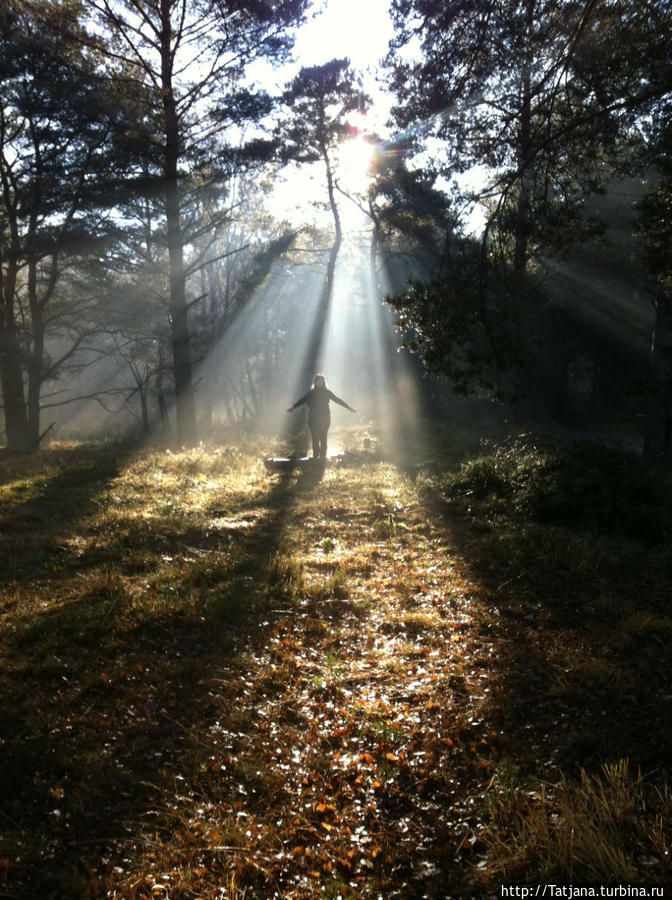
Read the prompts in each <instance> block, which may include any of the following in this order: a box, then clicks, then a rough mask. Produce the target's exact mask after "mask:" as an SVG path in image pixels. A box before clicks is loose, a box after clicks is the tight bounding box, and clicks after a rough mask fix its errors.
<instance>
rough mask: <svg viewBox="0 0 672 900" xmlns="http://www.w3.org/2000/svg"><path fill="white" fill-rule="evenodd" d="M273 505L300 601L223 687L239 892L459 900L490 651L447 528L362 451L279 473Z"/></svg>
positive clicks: (483, 753) (485, 763) (480, 766)
mask: <svg viewBox="0 0 672 900" xmlns="http://www.w3.org/2000/svg"><path fill="white" fill-rule="evenodd" d="M350 461H352V457H350ZM270 494H271V496H273V497H274V499H273V501H272V504H273V505H276V506H277V510H278V513H277V518H278V519H279V520H280V521H281V524H279V525H278V523H277V522H276V525H275V530H274V532H273V534H274V541H275V542H276V544H277V546H278V547H279V550H278V556H277V559H276V563H275V565H276V566H280V567H281V568H283V570H284V577H285V578H286V579H287V578H289V583H290V584H291V585H292V587H291V588H290V593H291V594H293V596H292V597H291V600H292V602H291V603H290V604H288V608H287V609H285V610H283V609H278V608H276V609H275V610H274V612H273V618H272V622H271V623H269V624H268V626H267V630H266V631H265V632H264V634H263V637H261V636H260V637H259V639H258V640H256V641H254V642H253V644H252V645H251V646H250V650H249V653H247V654H244V655H242V656H240V657H239V658H238V660H237V664H236V665H235V666H234V667H232V668H227V669H225V670H223V671H222V672H221V673H220V676H218V679H217V693H218V696H219V699H220V704H221V708H220V711H219V714H218V719H219V720H220V721H222V722H223V721H225V720H226V719H227V718H228V719H229V723H230V724H229V726H228V729H227V733H226V735H224V736H222V735H221V734H220V735H219V736H218V738H217V739H216V740H215V741H214V742H213V748H212V749H213V758H217V759H220V762H221V767H222V768H221V770H220V771H222V772H226V775H225V779H226V781H227V782H228V781H229V780H230V779H231V782H230V783H229V788H230V789H232V790H233V789H234V784H233V783H234V782H235V781H236V779H237V780H238V784H237V788H235V789H236V790H237V791H238V796H237V800H236V804H235V806H236V807H237V815H238V819H239V823H238V825H239V826H240V823H242V826H243V827H242V834H240V837H243V839H244V840H245V841H247V842H248V843H249V845H250V849H249V852H246V853H245V854H241V856H240V857H239V858H237V859H236V861H235V866H236V871H237V872H238V875H239V877H240V881H241V883H242V884H246V883H250V881H251V883H252V884H254V883H255V882H257V883H258V882H259V880H261V882H262V883H263V884H264V885H265V887H264V888H263V891H266V892H267V891H268V890H269V885H270V884H280V885H281V886H282V887H281V891H280V893H278V895H277V896H282V897H304V896H305V897H308V896H318V895H320V896H324V893H323V891H324V890H325V885H327V886H330V887H329V888H328V891H330V892H331V893H329V892H328V893H327V894H326V895H327V896H334V897H336V896H339V895H340V896H344V897H345V896H365V897H374V896H379V895H380V896H384V897H386V898H393V897H400V898H402V897H403V898H410V897H424V896H426V897H448V896H451V895H452V892H453V891H454V892H455V893H454V895H455V896H462V895H464V893H463V892H464V891H465V890H467V887H466V885H467V883H468V882H470V880H471V879H472V878H473V870H472V868H471V866H470V865H466V866H465V856H467V857H469V860H470V863H471V862H473V863H476V862H477V861H478V859H477V858H476V857H475V854H474V852H473V849H472V848H473V845H474V842H475V837H476V834H477V831H478V828H479V827H480V825H479V823H480V822H481V819H482V808H481V807H482V802H483V799H482V798H483V794H484V792H485V791H487V787H488V783H489V782H490V780H491V778H492V775H493V762H492V757H493V752H494V747H495V744H496V742H497V734H496V733H495V732H492V731H490V730H488V727H487V725H486V724H485V721H484V720H483V718H482V716H481V714H480V709H481V707H483V705H484V704H487V702H488V699H489V693H490V679H491V677H492V671H491V669H492V667H491V666H490V665H489V663H490V662H491V659H492V656H493V654H494V653H495V649H494V643H493V641H492V639H491V637H490V635H489V629H488V628H487V627H483V621H482V611H481V607H480V605H479V602H478V600H477V599H476V593H475V588H474V583H473V580H472V578H471V575H470V573H469V571H468V566H467V565H466V563H465V562H464V561H463V560H462V558H461V556H460V552H459V549H458V546H457V544H456V543H455V542H454V540H453V539H452V537H451V529H450V527H449V526H448V524H447V522H446V520H445V519H444V518H443V517H442V516H441V515H440V514H439V512H438V511H437V510H436V509H434V510H432V509H430V507H429V505H428V501H427V500H426V499H424V498H423V496H422V493H421V491H420V490H419V489H418V488H417V487H416V485H415V484H414V483H413V482H412V481H411V480H410V479H409V478H408V477H406V476H405V475H404V474H403V473H402V472H401V471H400V470H399V469H398V468H396V467H395V466H393V465H391V464H389V463H385V462H383V461H373V462H368V461H367V459H366V456H364V457H362V458H360V459H359V460H358V461H357V462H356V463H355V464H354V465H351V464H346V465H341V466H334V467H329V468H327V470H326V472H325V473H324V476H323V477H321V478H320V477H319V475H316V474H315V473H314V472H311V471H308V472H304V473H303V474H301V475H298V476H285V477H281V478H278V477H277V476H276V477H275V484H274V486H273V487H271V492H270ZM258 513H259V515H263V514H266V511H265V510H264V509H263V508H261V509H259V510H258ZM246 515H247V516H248V517H249V516H250V511H247V512H246ZM232 717H233V718H232ZM235 723H237V724H235ZM222 739H223V740H224V743H225V744H227V742H228V749H227V750H226V753H225V755H224V757H223V758H222V755H221V754H222V750H221V742H222ZM237 830H238V831H240V830H241V828H240V827H239V828H238V829H237ZM278 839H280V842H279V843H278ZM227 843H236V842H235V840H233V841H228V842H227ZM255 848H257V850H255ZM252 869H254V870H255V872H256V877H254V873H253V872H252V871H251V870H252ZM273 895H274V896H275V894H273Z"/></svg>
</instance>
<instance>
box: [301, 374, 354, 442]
mask: <svg viewBox="0 0 672 900" xmlns="http://www.w3.org/2000/svg"><path fill="white" fill-rule="evenodd" d="M330 400H333V401H334V403H338V405H339V406H344V407H345V408H346V409H349V410H350V412H357V410H356V409H353V408H352V406H350V404H349V403H346V402H345V400H341V398H340V397H337V396H336V394H334V393H332V391H330V390H329V388H328V387H327V380H326V378H325V377H324V375H316V376H315V378H314V379H313V386H312V387H311V389H310V390H309V391H308V393H307V394H304V396H303V397H301V399H300V400H297V401H296V403H295V404H294V406H290V407H289V409H288V410H287V412H288V413H291V412H294V410H295V409H296V408H297V406H302V405H303V404H304V403H305V404H307V406H308V427H309V428H310V435H311V438H312V440H313V459H326V458H327V432H328V431H329V426H330V425H331V415H330V413H329V401H330Z"/></svg>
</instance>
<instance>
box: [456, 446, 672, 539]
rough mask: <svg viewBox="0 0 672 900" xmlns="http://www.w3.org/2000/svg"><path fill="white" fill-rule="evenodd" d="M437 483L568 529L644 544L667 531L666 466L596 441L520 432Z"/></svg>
mask: <svg viewBox="0 0 672 900" xmlns="http://www.w3.org/2000/svg"><path fill="white" fill-rule="evenodd" d="M443 490H444V493H445V494H446V495H447V496H448V497H449V498H451V499H453V500H455V499H459V498H467V499H469V500H475V501H483V500H486V499H487V500H490V501H491V506H492V505H493V504H492V501H496V504H497V505H496V509H497V511H498V512H499V513H503V514H508V515H519V516H524V517H527V518H530V519H532V520H534V521H537V522H541V523H552V524H555V525H562V526H565V527H567V528H570V529H576V530H580V531H590V532H593V533H596V534H602V535H621V536H623V537H628V538H634V539H637V540H642V541H644V542H645V543H647V544H657V543H662V542H664V541H666V540H669V538H670V537H671V536H672V487H671V485H670V479H669V475H668V473H667V472H664V471H661V470H660V469H657V468H654V467H652V466H650V465H648V464H647V463H645V462H644V461H643V460H641V459H640V458H639V457H637V456H635V455H634V454H632V453H629V452H627V451H625V450H623V449H621V448H619V447H614V446H610V445H607V444H603V443H598V442H592V441H581V442H571V443H558V442H555V443H541V442H535V441H533V440H531V439H530V438H529V437H528V436H523V437H520V438H517V439H516V440H515V441H513V442H509V443H508V444H504V445H500V446H497V447H495V448H493V451H492V452H491V453H488V454H485V455H482V456H479V457H477V458H475V459H472V460H469V461H468V462H466V463H464V464H463V465H462V466H461V468H460V470H459V472H458V473H457V474H455V475H451V476H448V477H447V478H446V479H445V480H444V483H443Z"/></svg>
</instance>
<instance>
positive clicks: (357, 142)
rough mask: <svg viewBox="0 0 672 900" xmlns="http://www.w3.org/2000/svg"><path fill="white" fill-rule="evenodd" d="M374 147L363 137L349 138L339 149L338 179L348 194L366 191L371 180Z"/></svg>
mask: <svg viewBox="0 0 672 900" xmlns="http://www.w3.org/2000/svg"><path fill="white" fill-rule="evenodd" d="M373 152H374V149H373V145H372V144H370V143H369V142H368V141H367V140H366V139H365V138H364V137H363V136H362V135H357V136H355V137H351V138H348V139H347V140H345V141H343V142H342V143H341V144H340V146H339V148H338V178H339V183H340V186H341V188H342V189H343V190H344V191H346V192H348V193H353V194H357V193H361V192H362V191H364V190H366V188H367V186H368V184H369V181H370V179H371V171H370V170H371V163H372V162H373Z"/></svg>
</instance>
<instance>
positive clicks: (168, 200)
mask: <svg viewBox="0 0 672 900" xmlns="http://www.w3.org/2000/svg"><path fill="white" fill-rule="evenodd" d="M170 6H171V5H170V2H169V0H161V24H162V31H161V87H162V94H163V113H164V129H165V149H164V199H165V206H166V232H167V239H168V259H169V266H170V326H171V341H172V347H173V375H174V378H175V412H176V420H177V421H176V423H177V442H178V444H186V445H190V444H193V443H194V442H195V440H196V408H195V403H194V386H193V381H192V368H191V351H190V346H189V323H188V316H187V299H186V285H185V281H186V277H185V272H184V246H183V236H182V223H181V216H180V196H179V185H178V161H179V155H180V142H179V137H180V134H179V132H180V128H179V117H178V113H177V104H176V101H175V93H174V90H173V54H172V45H171V34H172V32H171V21H170Z"/></svg>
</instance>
